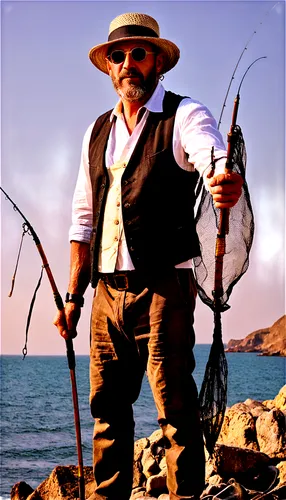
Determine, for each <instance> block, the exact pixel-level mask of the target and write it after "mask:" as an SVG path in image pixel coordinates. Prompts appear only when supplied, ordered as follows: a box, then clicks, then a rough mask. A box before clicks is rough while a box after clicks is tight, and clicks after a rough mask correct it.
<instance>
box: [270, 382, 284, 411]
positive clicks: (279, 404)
mask: <svg viewBox="0 0 286 500" xmlns="http://www.w3.org/2000/svg"><path fill="white" fill-rule="evenodd" d="M273 403H274V406H275V408H278V410H281V411H283V412H286V385H284V386H283V387H282V388H281V389H280V391H279V393H278V394H277V396H276V397H275V398H274V401H273Z"/></svg>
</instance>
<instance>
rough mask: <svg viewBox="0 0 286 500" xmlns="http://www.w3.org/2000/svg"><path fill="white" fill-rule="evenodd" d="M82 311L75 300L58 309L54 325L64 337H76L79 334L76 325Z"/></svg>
mask: <svg viewBox="0 0 286 500" xmlns="http://www.w3.org/2000/svg"><path fill="white" fill-rule="evenodd" d="M80 313H81V308H80V306H79V305H78V304H74V303H73V302H67V303H66V305H65V307H64V309H62V310H61V311H58V313H57V315H56V317H55V319H54V325H55V326H56V327H57V329H58V330H59V333H60V335H61V336H62V337H63V338H64V339H66V340H68V339H74V338H75V337H76V336H77V331H76V327H77V324H78V320H79V318H80Z"/></svg>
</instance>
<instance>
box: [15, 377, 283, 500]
mask: <svg viewBox="0 0 286 500" xmlns="http://www.w3.org/2000/svg"><path fill="white" fill-rule="evenodd" d="M84 472H85V485H86V498H88V497H89V495H91V493H92V491H93V488H94V483H93V475H92V468H91V467H85V468H84ZM191 473H192V471H190V474H191ZM166 476H167V469H166V459H165V450H164V442H163V437H162V432H161V430H160V429H158V430H157V431H155V432H153V434H151V436H149V437H148V438H142V439H139V440H138V441H136V442H135V453H134V480H133V490H132V495H131V498H130V500H136V499H138V498H141V497H142V496H144V497H146V500H147V499H148V500H151V499H152V498H153V499H159V500H167V499H168V495H167V488H166ZM76 498H78V486H77V467H76V466H74V465H70V466H60V465H59V466H57V467H56V468H55V469H54V470H53V471H52V473H51V475H50V476H49V477H48V478H47V479H45V480H44V481H43V482H42V483H41V484H40V485H39V486H38V487H37V488H36V490H33V489H32V488H31V487H30V486H29V485H28V484H27V483H25V482H20V483H17V484H15V485H14V486H13V488H12V491H11V500H63V499H65V500H72V499H76ZM201 499H202V500H203V499H204V500H211V499H217V500H218V499H224V500H248V499H252V500H262V499H263V500H286V385H285V386H284V387H282V389H281V390H280V392H279V394H277V396H276V397H275V399H274V400H267V401H263V402H259V401H254V400H252V399H247V400H246V401H245V402H244V403H237V404H235V405H233V406H232V407H230V408H228V409H227V411H226V415H225V419H224V423H223V427H222V430H221V434H220V436H219V439H218V443H217V445H216V448H215V452H214V455H213V456H212V457H207V466H206V489H205V491H204V492H203V494H202V495H201Z"/></svg>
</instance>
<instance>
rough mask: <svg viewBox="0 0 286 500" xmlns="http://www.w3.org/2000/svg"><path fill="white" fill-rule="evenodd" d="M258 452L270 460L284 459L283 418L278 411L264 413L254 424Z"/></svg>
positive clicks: (284, 426)
mask: <svg viewBox="0 0 286 500" xmlns="http://www.w3.org/2000/svg"><path fill="white" fill-rule="evenodd" d="M256 432H257V440H258V444H259V448H260V451H262V452H263V453H266V454H267V455H269V457H271V458H286V423H285V416H284V414H283V413H282V411H280V410H278V409H274V410H270V411H269V412H264V413H262V414H261V415H260V417H258V419H257V422H256Z"/></svg>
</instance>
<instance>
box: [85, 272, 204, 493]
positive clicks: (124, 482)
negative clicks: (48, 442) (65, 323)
mask: <svg viewBox="0 0 286 500" xmlns="http://www.w3.org/2000/svg"><path fill="white" fill-rule="evenodd" d="M195 297H196V288H195V283H194V278H193V273H192V271H191V270H187V269H181V270H174V271H173V272H170V273H169V275H168V276H165V277H164V278H160V279H159V278H158V279H157V280H154V281H153V282H152V286H150V287H148V288H145V289H143V290H142V291H140V293H138V290H136V293H135V292H134V293H133V291H131V290H128V291H117V290H115V289H114V288H111V287H110V286H108V285H106V284H105V283H103V282H102V281H101V280H100V281H99V283H98V286H97V289H96V292H95V297H94V299H93V307H92V317H91V355H90V382H91V391H90V406H91V413H92V415H93V417H94V418H95V425H94V436H93V465H94V476H95V482H96V489H95V496H94V498H98V499H108V500H128V499H129V497H130V494H131V489H132V472H133V448H134V420H133V410H132V404H133V403H134V402H135V401H136V399H137V398H138V396H139V393H140V388H141V383H142V378H143V375H144V372H145V370H147V375H148V379H149V383H150V386H151V389H152V392H153V396H154V400H155V404H156V407H157V410H158V422H159V424H160V426H161V428H162V430H163V434H164V437H165V441H166V460H167V487H168V490H169V494H170V500H175V499H183V498H184V499H192V498H198V497H199V495H200V493H201V492H202V490H203V488H204V473H205V457H204V447H203V439H202V434H201V430H200V421H199V410H198V397H197V389H196V386H195V383H194V380H193V377H192V372H193V370H194V367H195V361H194V356H193V347H194V342H195V336H194V330H193V312H194V308H195Z"/></svg>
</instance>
